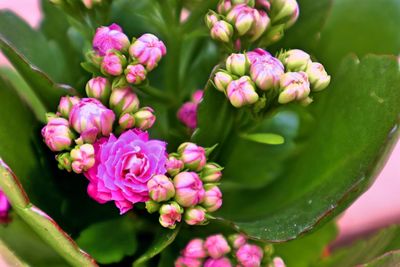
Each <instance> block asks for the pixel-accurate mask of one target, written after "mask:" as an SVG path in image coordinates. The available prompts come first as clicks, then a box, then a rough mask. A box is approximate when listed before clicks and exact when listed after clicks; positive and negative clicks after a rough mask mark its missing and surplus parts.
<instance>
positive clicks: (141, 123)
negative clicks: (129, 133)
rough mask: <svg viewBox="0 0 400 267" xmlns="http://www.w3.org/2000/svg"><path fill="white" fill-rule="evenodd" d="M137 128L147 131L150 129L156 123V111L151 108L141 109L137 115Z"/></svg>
mask: <svg viewBox="0 0 400 267" xmlns="http://www.w3.org/2000/svg"><path fill="white" fill-rule="evenodd" d="M134 116H135V127H137V128H139V129H141V130H143V131H145V130H147V129H150V128H151V127H152V126H153V124H154V122H155V121H156V116H155V115H154V110H153V109H152V108H150V107H144V108H141V109H140V110H139V111H137V112H136V113H135V114H134Z"/></svg>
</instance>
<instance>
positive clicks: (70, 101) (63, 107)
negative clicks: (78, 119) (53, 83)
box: [58, 96, 80, 119]
mask: <svg viewBox="0 0 400 267" xmlns="http://www.w3.org/2000/svg"><path fill="white" fill-rule="evenodd" d="M79 101H80V99H79V97H77V96H63V97H61V99H60V104H58V112H60V114H61V116H63V117H64V118H66V119H68V118H69V113H70V112H71V109H72V107H73V106H74V105H75V104H78V103H79Z"/></svg>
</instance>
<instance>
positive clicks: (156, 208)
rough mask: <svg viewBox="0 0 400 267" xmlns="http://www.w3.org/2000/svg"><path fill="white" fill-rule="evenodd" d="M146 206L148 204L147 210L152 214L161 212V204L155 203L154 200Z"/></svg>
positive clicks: (149, 201)
mask: <svg viewBox="0 0 400 267" xmlns="http://www.w3.org/2000/svg"><path fill="white" fill-rule="evenodd" d="M145 204H146V210H147V212H148V213H150V214H151V213H154V212H156V211H159V209H160V203H158V202H155V201H153V200H148V201H146V203H145Z"/></svg>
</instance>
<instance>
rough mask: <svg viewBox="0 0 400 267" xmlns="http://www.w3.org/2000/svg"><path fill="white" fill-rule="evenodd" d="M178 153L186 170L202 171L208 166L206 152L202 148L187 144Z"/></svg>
mask: <svg viewBox="0 0 400 267" xmlns="http://www.w3.org/2000/svg"><path fill="white" fill-rule="evenodd" d="M178 153H179V154H180V155H181V159H182V161H183V163H184V164H185V167H186V168H189V169H190V170H193V171H200V170H202V169H203V167H204V166H205V165H206V162H207V158H206V151H205V149H204V148H202V147H201V146H198V145H196V144H194V143H190V142H186V143H183V144H181V145H180V146H179V147H178Z"/></svg>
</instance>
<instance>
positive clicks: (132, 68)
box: [125, 64, 147, 84]
mask: <svg viewBox="0 0 400 267" xmlns="http://www.w3.org/2000/svg"><path fill="white" fill-rule="evenodd" d="M146 75H147V71H146V69H145V67H144V66H143V65H141V64H135V65H128V67H126V69H125V77H126V80H127V81H128V82H129V83H131V84H140V83H142V82H143V81H144V80H145V79H146Z"/></svg>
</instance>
